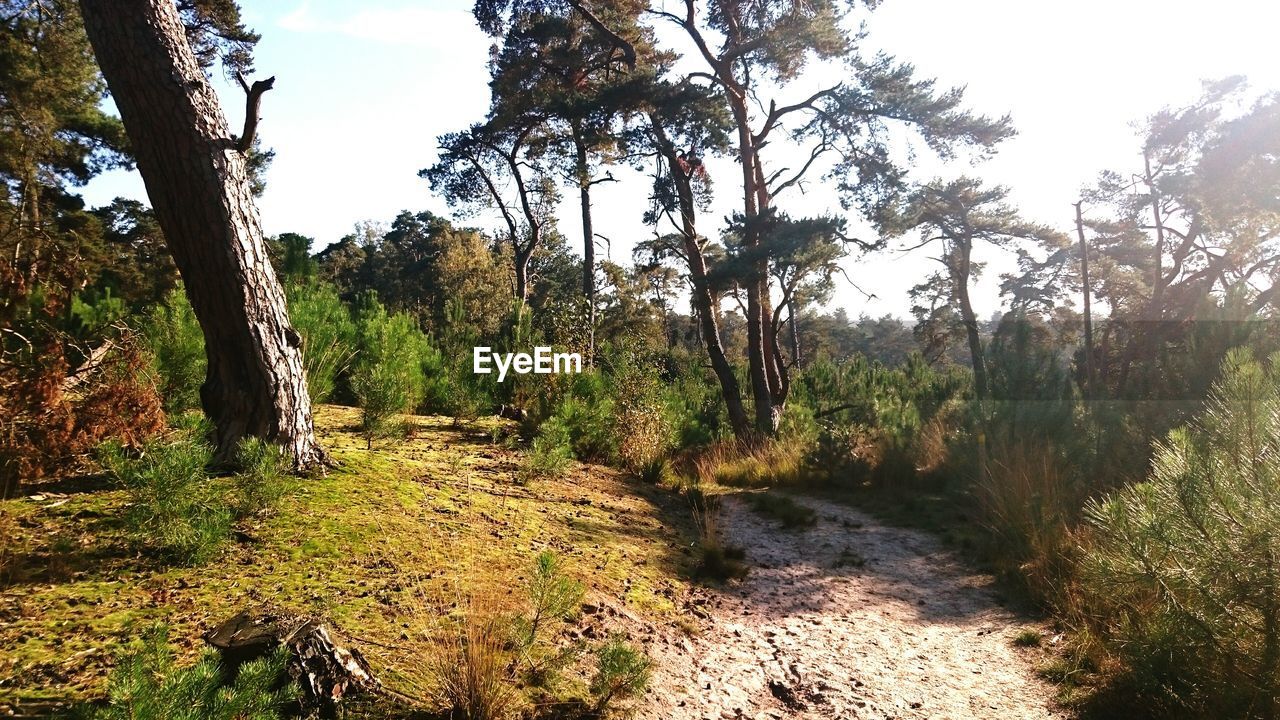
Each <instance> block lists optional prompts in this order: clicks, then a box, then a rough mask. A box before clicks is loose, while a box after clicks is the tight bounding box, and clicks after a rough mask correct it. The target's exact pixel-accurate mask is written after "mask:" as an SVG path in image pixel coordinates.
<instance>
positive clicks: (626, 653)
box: [590, 637, 651, 712]
mask: <svg viewBox="0 0 1280 720" xmlns="http://www.w3.org/2000/svg"><path fill="white" fill-rule="evenodd" d="M650 664H651V662H650V660H649V658H648V657H646V656H645V655H644V653H642V652H640V651H639V650H636V649H635V648H633V647H631V645H629V644H627V642H626V641H625V640H623V639H622V638H618V637H614V638H611V639H610V640H609V641H608V642H607V643H605V644H604V645H602V646H601V647H600V648H599V649H598V650H596V672H595V675H594V676H593V677H592V678H591V688H590V691H591V695H592V697H594V698H595V701H596V712H604V711H605V710H606V709H608V707H609V705H610V704H611V703H613V702H614V701H616V700H626V699H628V698H634V697H639V696H640V695H642V694H644V691H645V688H647V687H648V686H649V675H650V671H649V668H650Z"/></svg>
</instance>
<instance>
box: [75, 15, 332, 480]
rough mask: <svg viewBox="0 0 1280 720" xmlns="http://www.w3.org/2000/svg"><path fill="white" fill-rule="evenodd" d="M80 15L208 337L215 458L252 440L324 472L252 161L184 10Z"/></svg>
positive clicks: (206, 397) (205, 393)
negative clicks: (259, 209) (265, 233)
mask: <svg viewBox="0 0 1280 720" xmlns="http://www.w3.org/2000/svg"><path fill="white" fill-rule="evenodd" d="M80 8H81V14H82V16H83V19H84V24H85V29H86V31H87V33H88V36H89V40H90V42H91V44H92V45H93V49H94V53H95V55H96V57H97V59H98V64H99V66H100V67H101V69H102V74H103V76H104V78H105V79H106V82H107V85H108V87H109V88H110V90H111V93H112V97H113V98H114V99H115V102H116V106H117V107H118V108H119V110H120V116H121V119H122V120H123V122H124V126H125V129H126V131H127V132H128V134H129V139H130V141H131V144H132V146H133V150H134V152H135V155H136V157H137V164H138V170H139V172H140V173H141V175H142V179H143V182H144V183H145V184H146V187H147V194H148V196H149V197H150V199H151V202H152V205H153V206H154V208H155V214H156V219H157V220H158V221H159V223H160V227H161V228H162V229H163V230H164V234H165V238H166V241H167V242H168V245H169V249H170V251H171V252H172V253H173V256H174V260H175V263H176V264H177V266H178V271H179V273H180V274H181V275H182V278H183V281H184V283H185V285H186V289H187V293H188V295H189V296H190V299H191V305H192V307H193V308H194V310H195V312H196V316H197V317H198V318H199V320H200V325H201V329H202V330H203V331H204V335H205V347H206V352H207V353H208V356H209V369H208V375H207V377H206V379H205V383H204V385H203V386H202V387H201V392H200V396H201V404H202V405H203V407H204V410H205V413H206V414H207V415H208V416H209V418H210V419H211V420H212V421H213V423H214V425H215V427H216V431H217V438H216V440H217V443H216V445H217V453H216V456H217V458H218V459H219V460H220V461H229V460H231V459H232V458H233V455H234V453H235V449H236V446H237V444H238V442H239V441H240V439H241V438H243V437H246V436H254V437H260V438H263V439H265V440H268V441H270V442H273V443H275V444H278V445H280V446H281V447H282V448H283V450H284V452H285V453H286V454H287V455H288V456H289V457H290V458H291V459H292V461H293V463H294V465H295V467H296V468H298V469H305V468H309V467H313V466H315V465H317V464H320V463H322V462H324V461H326V455H325V453H324V451H323V450H322V449H321V447H320V445H319V444H318V443H317V442H316V439H315V434H314V430H313V426H312V419H311V402H310V399H309V398H308V393H307V381H306V375H305V373H304V371H303V365H302V354H301V352H300V348H299V346H300V344H301V342H300V340H301V338H300V336H299V335H298V333H297V331H296V330H294V329H293V328H292V327H291V326H290V325H289V319H288V314H287V312H286V309H285V298H284V293H283V291H282V289H281V287H280V283H279V281H278V280H277V278H276V274H275V271H274V270H273V269H272V267H271V263H270V260H269V258H268V253H267V247H266V243H265V242H264V239H263V236H262V228H261V225H260V223H259V219H258V212H257V208H256V206H255V204H254V201H253V194H252V188H251V184H250V180H249V174H248V171H247V168H246V160H245V153H244V152H243V151H242V150H241V149H240V148H239V147H238V145H239V143H238V142H237V141H236V140H234V139H233V138H232V136H231V133H230V131H229V129H228V128H227V123H226V119H225V118H224V117H223V114H222V110H221V108H220V106H219V104H218V98H217V95H216V94H215V93H214V91H213V88H212V87H211V86H210V84H209V81H208V78H207V77H206V76H205V73H204V70H203V69H202V67H201V66H200V63H199V61H198V60H197V57H196V55H195V53H194V52H193V50H192V46H191V44H190V42H189V40H188V36H187V30H186V28H185V27H184V25H183V23H182V19H181V16H180V14H179V9H178V7H177V6H176V5H175V4H174V3H173V2H172V0H82V1H81V3H80ZM255 86H256V87H261V86H258V85H256V84H255ZM250 117H251V118H252V120H256V118H254V117H253V116H252V115H251V116H250ZM252 120H251V121H252ZM248 134H249V133H245V135H246V136H248Z"/></svg>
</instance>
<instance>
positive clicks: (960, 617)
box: [637, 497, 1061, 720]
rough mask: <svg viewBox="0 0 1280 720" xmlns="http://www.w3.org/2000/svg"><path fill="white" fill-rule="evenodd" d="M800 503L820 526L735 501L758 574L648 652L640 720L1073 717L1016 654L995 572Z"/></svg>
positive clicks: (831, 509)
mask: <svg viewBox="0 0 1280 720" xmlns="http://www.w3.org/2000/svg"><path fill="white" fill-rule="evenodd" d="M797 502H801V503H803V504H805V505H807V506H809V507H811V508H812V509H814V510H815V511H816V512H817V514H818V523H817V524H816V525H815V526H814V527H811V528H809V529H806V530H801V531H788V530H783V529H781V528H779V527H778V525H777V523H776V522H775V521H772V520H770V519H768V518H765V517H763V516H761V515H759V514H757V513H755V512H753V511H752V510H750V509H748V508H747V507H746V505H745V504H744V503H743V502H742V501H740V500H738V499H735V498H732V497H731V498H727V499H726V500H725V502H724V506H723V511H722V512H723V517H722V525H723V527H725V528H726V532H727V535H728V540H729V542H730V543H732V544H734V545H739V546H741V547H743V548H746V550H747V558H748V561H749V563H750V566H751V573H750V575H749V576H748V577H747V579H746V580H745V581H743V582H742V583H740V584H737V585H734V586H731V587H728V588H726V589H724V590H717V591H705V592H701V593H700V594H699V595H698V596H697V597H696V598H695V603H697V604H696V605H695V607H697V608H698V613H697V614H698V615H700V616H701V622H700V623H699V624H700V626H701V629H700V632H698V633H697V634H696V635H694V636H691V637H686V636H683V635H675V634H673V635H671V636H670V637H666V638H664V639H661V640H657V641H656V642H653V643H652V644H651V645H650V647H649V648H648V651H649V653H650V654H651V655H652V656H653V657H654V674H653V680H652V682H651V689H650V691H649V693H648V695H647V697H646V698H645V699H644V701H643V702H641V703H640V709H639V711H638V713H637V717H640V718H645V719H649V720H686V719H689V720H694V719H697V720H701V719H702V718H710V719H711V720H720V719H721V718H726V719H727V718H824V719H825V718H832V719H834V718H840V719H846V718H874V719H876V720H881V719H884V718H904V719H905V718H931V719H932V720H944V719H954V720H958V719H960V718H984V719H985V718H1017V719H1019V720H1023V719H1025V720H1041V719H1044V718H1053V717H1061V715H1059V714H1058V712H1057V711H1055V710H1053V709H1052V707H1051V703H1050V700H1049V697H1050V695H1051V690H1050V688H1049V687H1048V686H1047V685H1046V684H1045V683H1044V682H1043V681H1041V680H1039V679H1037V678H1036V676H1035V674H1034V672H1033V670H1032V668H1031V666H1030V661H1029V660H1028V659H1027V658H1024V657H1022V656H1021V655H1020V654H1019V652H1018V651H1017V650H1016V649H1015V648H1014V647H1013V646H1012V645H1011V639H1012V636H1013V634H1014V633H1016V631H1017V629H1018V628H1019V627H1020V626H1021V625H1020V623H1019V620H1018V618H1017V617H1016V616H1015V615H1014V614H1013V613H1011V612H1009V611H1008V610H1005V609H1003V608H1002V607H1001V606H1000V604H999V602H998V601H997V599H996V596H995V593H994V592H993V591H992V589H991V587H990V586H991V582H992V580H991V578H990V577H989V576H985V575H981V574H977V573H974V572H973V571H971V570H969V569H967V568H966V567H964V566H963V565H962V564H961V563H960V562H958V561H957V560H956V559H955V557H954V556H953V555H952V554H951V553H950V552H948V551H947V550H945V549H944V548H943V547H942V546H941V544H940V543H939V541H938V540H936V539H935V538H933V537H931V536H929V535H927V534H925V533H922V532H918V531H914V530H908V529H902V528H894V527H888V526H885V525H883V524H882V523H880V522H878V521H877V520H875V519H873V518H871V517H870V516H868V515H866V514H864V513H860V512H858V511H856V510H853V509H851V508H847V507H843V506H840V505H836V504H833V503H829V502H826V501H822V500H817V499H813V498H803V499H802V498H797Z"/></svg>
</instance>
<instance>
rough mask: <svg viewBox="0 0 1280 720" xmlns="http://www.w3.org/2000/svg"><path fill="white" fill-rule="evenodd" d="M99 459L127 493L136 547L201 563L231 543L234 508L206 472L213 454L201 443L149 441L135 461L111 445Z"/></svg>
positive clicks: (129, 523) (129, 522) (185, 439)
mask: <svg viewBox="0 0 1280 720" xmlns="http://www.w3.org/2000/svg"><path fill="white" fill-rule="evenodd" d="M100 459H101V461H102V464H103V465H104V466H105V467H106V468H107V470H108V471H109V472H110V473H111V474H112V475H113V476H114V477H115V478H116V480H118V481H119V482H120V483H121V484H122V485H123V486H124V488H125V489H126V490H127V491H128V493H129V500H130V502H129V509H128V511H127V512H126V514H125V523H126V525H127V527H128V529H129V533H130V535H132V536H133V538H134V539H135V540H136V541H137V542H139V543H141V544H143V545H149V546H152V547H155V548H156V549H158V550H160V551H161V552H163V553H165V554H166V555H169V556H170V557H171V558H172V559H174V560H177V561H179V562H184V563H191V564H199V563H203V562H206V561H208V560H209V559H211V558H212V557H213V556H214V554H215V553H217V551H218V550H219V549H220V548H221V547H222V544H223V543H224V542H225V541H226V540H227V538H228V536H229V535H230V533H231V523H232V514H231V509H230V508H229V507H228V506H227V501H226V496H225V493H223V492H222V491H221V490H220V488H219V487H218V485H217V484H216V483H214V482H213V481H212V480H211V479H210V478H209V476H208V474H207V472H206V470H205V468H206V466H207V465H208V464H209V462H210V461H211V460H212V459H213V449H212V448H211V447H210V446H209V445H208V444H207V443H205V442H204V441H203V440H201V439H197V438H192V437H181V438H179V439H177V440H173V441H170V442H163V441H156V442H151V443H148V444H147V445H146V446H145V447H144V448H143V450H142V452H141V453H140V454H139V455H138V456H137V457H130V456H129V454H128V453H127V452H126V451H125V449H124V448H123V447H122V446H121V445H120V444H119V443H114V442H113V443H108V444H106V445H104V446H103V448H102V450H101V453H100Z"/></svg>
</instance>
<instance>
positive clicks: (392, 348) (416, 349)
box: [351, 293, 431, 448]
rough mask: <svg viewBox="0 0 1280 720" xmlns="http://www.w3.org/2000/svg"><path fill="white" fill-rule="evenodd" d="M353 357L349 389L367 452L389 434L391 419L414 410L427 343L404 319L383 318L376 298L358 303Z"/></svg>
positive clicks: (420, 395) (409, 319) (400, 316)
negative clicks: (357, 409)
mask: <svg viewBox="0 0 1280 720" xmlns="http://www.w3.org/2000/svg"><path fill="white" fill-rule="evenodd" d="M356 326H357V335H358V337H359V348H360V351H359V355H358V356H357V358H356V362H355V368H354V370H353V372H352V376H351V389H352V391H353V392H354V393H355V396H356V400H357V401H358V402H359V404H360V410H361V420H360V425H361V432H362V433H363V434H364V436H365V440H366V442H367V445H368V447H369V448H372V447H373V440H374V438H376V437H386V436H388V435H390V434H391V431H392V430H393V429H394V427H395V425H394V422H393V421H394V418H395V416H396V415H398V414H401V413H406V412H410V411H412V410H414V409H415V408H416V407H417V405H418V403H420V402H422V399H423V395H424V393H425V391H426V375H425V373H424V370H423V363H424V360H425V359H427V358H429V357H430V353H431V344H430V341H429V340H428V339H427V336H426V335H424V334H423V332H422V330H421V329H419V328H418V325H417V322H416V321H415V320H414V319H413V318H412V317H411V316H409V315H406V314H404V313H396V314H394V315H388V314H387V311H386V309H385V308H384V307H382V305H381V304H380V303H379V302H378V300H377V298H376V297H375V296H374V295H373V294H372V293H369V294H367V295H365V296H364V298H362V300H361V303H360V310H359V313H358V314H357V325H356Z"/></svg>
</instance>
